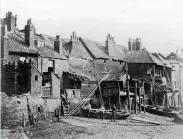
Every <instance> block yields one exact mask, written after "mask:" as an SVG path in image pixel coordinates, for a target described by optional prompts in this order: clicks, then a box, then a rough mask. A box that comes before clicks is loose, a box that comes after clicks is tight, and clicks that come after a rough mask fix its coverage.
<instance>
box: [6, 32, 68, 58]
mask: <svg viewBox="0 0 183 139" xmlns="http://www.w3.org/2000/svg"><path fill="white" fill-rule="evenodd" d="M7 37H8V41H9V43H8V44H9V45H8V49H9V51H10V52H16V53H27V54H40V55H41V56H42V57H47V58H56V59H66V57H65V56H64V55H61V54H58V53H57V52H55V51H54V50H53V47H54V38H53V37H50V36H48V35H43V34H35V40H39V41H44V42H45V47H37V46H36V45H34V46H28V45H27V44H26V43H25V35H24V30H22V31H18V30H15V31H12V32H9V33H8V34H7Z"/></svg>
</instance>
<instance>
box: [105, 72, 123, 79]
mask: <svg viewBox="0 0 183 139" xmlns="http://www.w3.org/2000/svg"><path fill="white" fill-rule="evenodd" d="M124 76H125V77H126V73H125V72H118V73H109V74H108V76H107V78H105V79H104V80H103V81H120V80H121V79H122V78H123V77H124Z"/></svg>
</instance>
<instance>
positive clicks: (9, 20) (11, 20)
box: [4, 12, 17, 31]
mask: <svg viewBox="0 0 183 139" xmlns="http://www.w3.org/2000/svg"><path fill="white" fill-rule="evenodd" d="M4 24H7V30H8V31H12V30H14V29H15V28H16V26H17V15H15V16H13V14H12V12H8V13H6V18H4Z"/></svg>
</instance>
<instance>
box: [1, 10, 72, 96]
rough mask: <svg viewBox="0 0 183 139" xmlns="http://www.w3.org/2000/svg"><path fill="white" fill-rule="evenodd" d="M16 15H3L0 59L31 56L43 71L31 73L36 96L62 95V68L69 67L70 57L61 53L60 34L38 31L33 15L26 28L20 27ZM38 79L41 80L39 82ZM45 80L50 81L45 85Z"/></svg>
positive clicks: (35, 64) (18, 59) (9, 13)
mask: <svg viewBox="0 0 183 139" xmlns="http://www.w3.org/2000/svg"><path fill="white" fill-rule="evenodd" d="M16 19H17V18H16V16H15V17H14V16H13V15H12V13H11V12H8V13H7V15H6V17H5V18H3V19H1V25H2V27H1V30H2V32H1V33H2V34H1V40H2V44H1V46H2V47H1V59H2V60H3V62H5V63H7V62H9V61H10V62H18V61H24V60H31V61H32V65H33V66H34V68H35V69H36V70H37V71H38V72H39V73H40V74H41V76H42V77H40V74H39V75H37V74H31V75H32V76H31V78H32V79H34V81H35V83H32V84H31V85H32V88H34V91H33V90H31V92H30V93H31V94H32V95H33V94H34V95H33V96H36V97H47V98H49V97H54V98H55V97H57V98H58V97H60V89H61V88H62V78H61V77H62V74H63V71H68V69H69V68H68V67H69V66H68V60H67V58H66V57H65V56H64V55H63V54H62V41H61V39H60V37H59V36H56V38H54V37H50V36H48V35H44V34H37V33H36V29H35V26H34V25H33V24H32V23H31V20H30V19H29V20H28V21H27V24H26V25H25V28H24V29H23V30H18V29H17V28H16ZM53 79H54V80H53ZM36 82H40V83H39V84H40V86H38V85H37V84H36ZM46 83H49V84H50V85H49V87H45V85H46ZM38 88H39V89H38ZM29 90H30V89H29ZM36 90H37V91H36ZM24 93H25V92H24ZM45 95H46V96H45Z"/></svg>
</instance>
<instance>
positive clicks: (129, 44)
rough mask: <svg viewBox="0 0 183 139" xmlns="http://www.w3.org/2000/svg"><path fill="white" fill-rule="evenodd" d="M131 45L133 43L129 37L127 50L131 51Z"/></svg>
mask: <svg viewBox="0 0 183 139" xmlns="http://www.w3.org/2000/svg"><path fill="white" fill-rule="evenodd" d="M132 45H133V43H132V39H131V38H129V41H128V51H132Z"/></svg>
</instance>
